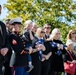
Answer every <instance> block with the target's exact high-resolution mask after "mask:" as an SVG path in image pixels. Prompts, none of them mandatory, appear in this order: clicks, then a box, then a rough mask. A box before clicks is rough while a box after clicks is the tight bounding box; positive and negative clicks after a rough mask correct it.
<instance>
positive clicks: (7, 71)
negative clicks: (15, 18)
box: [4, 19, 12, 75]
mask: <svg viewBox="0 0 76 75" xmlns="http://www.w3.org/2000/svg"><path fill="white" fill-rule="evenodd" d="M9 21H10V19H7V21H6V23H5V25H6V31H7V37H9V35H10V31H9ZM11 55H12V48H11V45H10V44H9V51H8V53H7V60H6V61H5V63H4V67H5V71H4V75H11V74H12V73H11V67H10V66H9V64H10V58H11Z"/></svg>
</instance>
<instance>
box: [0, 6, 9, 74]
mask: <svg viewBox="0 0 76 75" xmlns="http://www.w3.org/2000/svg"><path fill="white" fill-rule="evenodd" d="M1 9H2V7H1V5H0V14H1ZM8 48H9V46H8V38H7V32H6V27H5V24H4V23H3V22H2V21H0V75H3V74H2V67H3V65H4V62H5V60H6V57H7V56H6V54H7V52H8Z"/></svg>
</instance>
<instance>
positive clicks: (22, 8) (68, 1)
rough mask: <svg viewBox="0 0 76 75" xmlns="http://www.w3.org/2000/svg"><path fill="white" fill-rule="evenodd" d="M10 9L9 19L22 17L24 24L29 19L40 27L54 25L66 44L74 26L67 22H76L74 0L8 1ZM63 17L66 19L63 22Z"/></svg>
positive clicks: (7, 6) (7, 4) (7, 5)
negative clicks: (66, 39) (47, 24)
mask: <svg viewBox="0 0 76 75" xmlns="http://www.w3.org/2000/svg"><path fill="white" fill-rule="evenodd" d="M5 7H6V8H7V9H8V16H7V18H14V17H21V18H22V20H23V22H24V21H26V20H27V19H31V20H33V21H35V22H36V23H37V24H38V26H43V25H44V24H45V23H49V24H50V25H52V29H53V28H55V27H57V28H60V29H61V33H62V37H63V38H62V40H63V41H64V42H65V39H64V38H66V35H67V33H68V31H69V30H70V29H71V28H73V29H75V25H76V24H75V25H74V26H72V27H71V26H69V25H68V24H66V22H71V21H72V20H76V15H75V14H73V12H76V4H75V3H73V0H8V1H7V3H6V4H5ZM61 17H65V20H64V22H61V21H62V19H61Z"/></svg>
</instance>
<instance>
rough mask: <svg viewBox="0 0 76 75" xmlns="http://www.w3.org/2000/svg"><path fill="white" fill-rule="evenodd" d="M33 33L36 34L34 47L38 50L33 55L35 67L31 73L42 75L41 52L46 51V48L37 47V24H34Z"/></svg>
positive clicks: (33, 42) (42, 46) (39, 45)
mask: <svg viewBox="0 0 76 75" xmlns="http://www.w3.org/2000/svg"><path fill="white" fill-rule="evenodd" d="M32 31H33V33H34V40H33V41H32V47H33V48H36V49H37V50H34V51H35V52H34V53H32V54H31V57H32V64H33V65H34V68H33V70H32V71H31V72H30V75H41V60H40V59H39V50H42V51H44V50H45V46H44V45H42V44H38V45H36V43H37V42H38V41H39V40H38V37H36V36H35V33H36V31H37V24H36V23H33V27H32Z"/></svg>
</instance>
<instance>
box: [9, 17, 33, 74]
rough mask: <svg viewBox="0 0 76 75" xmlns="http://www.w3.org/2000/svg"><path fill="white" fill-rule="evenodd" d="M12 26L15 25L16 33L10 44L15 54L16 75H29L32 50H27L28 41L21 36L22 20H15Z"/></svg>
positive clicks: (12, 35) (10, 38)
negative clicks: (29, 59) (29, 57)
mask: <svg viewBox="0 0 76 75" xmlns="http://www.w3.org/2000/svg"><path fill="white" fill-rule="evenodd" d="M12 24H13V25H14V28H15V31H14V33H11V34H10V36H9V41H10V44H11V46H12V48H13V50H14V52H15V62H14V65H13V67H14V72H15V75H29V73H27V72H26V69H27V66H28V60H27V59H28V54H30V53H31V52H32V48H29V50H27V49H26V46H25V45H26V41H25V40H24V39H23V37H22V35H21V34H20V30H21V20H20V19H19V18H16V19H13V20H12Z"/></svg>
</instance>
